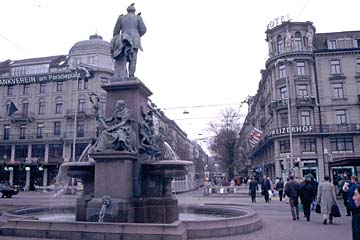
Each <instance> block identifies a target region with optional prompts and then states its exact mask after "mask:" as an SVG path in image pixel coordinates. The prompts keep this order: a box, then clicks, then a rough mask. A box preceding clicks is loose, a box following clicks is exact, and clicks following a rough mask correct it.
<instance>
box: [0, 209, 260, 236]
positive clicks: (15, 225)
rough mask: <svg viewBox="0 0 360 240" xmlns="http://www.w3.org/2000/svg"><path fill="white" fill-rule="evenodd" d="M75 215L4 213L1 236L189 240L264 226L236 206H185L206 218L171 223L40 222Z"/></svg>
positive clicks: (49, 211) (65, 211)
mask: <svg viewBox="0 0 360 240" xmlns="http://www.w3.org/2000/svg"><path fill="white" fill-rule="evenodd" d="M71 212H74V207H66V208H27V209H18V210H14V211H9V212H7V213H5V214H4V218H5V219H6V220H5V224H4V225H2V226H1V227H0V235H3V236H19V237H37V238H46V239H51V238H57V239H117V240H125V239H126V240H127V239H132V240H137V239H139V240H140V239H141V240H153V239H165V240H173V239H175V240H186V239H199V238H203V239H207V238H210V237H211V238H213V237H224V236H231V235H239V234H244V233H250V232H253V231H256V230H258V229H260V228H261V227H262V221H261V219H260V218H259V216H258V215H257V214H256V213H255V212H254V211H252V210H250V209H247V208H243V207H240V206H236V205H232V206H227V205H181V206H180V212H182V213H185V214H193V215H204V216H205V217H201V219H200V218H198V219H193V220H189V219H188V220H182V221H179V220H178V221H175V222H173V223H170V224H151V223H147V224H144V223H94V222H77V221H59V222H54V221H53V219H48V220H43V221H39V220H36V219H37V218H38V216H41V215H43V214H44V213H46V214H47V215H52V214H53V213H61V214H63V215H64V214H65V215H66V214H68V213H71ZM211 215H214V216H215V217H211ZM206 216H208V217H206ZM221 216H223V217H221Z"/></svg>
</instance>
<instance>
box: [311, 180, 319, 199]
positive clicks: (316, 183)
mask: <svg viewBox="0 0 360 240" xmlns="http://www.w3.org/2000/svg"><path fill="white" fill-rule="evenodd" d="M310 184H311V187H312V189H313V191H314V199H316V196H317V191H318V187H319V183H318V182H317V181H316V180H315V179H311V180H310Z"/></svg>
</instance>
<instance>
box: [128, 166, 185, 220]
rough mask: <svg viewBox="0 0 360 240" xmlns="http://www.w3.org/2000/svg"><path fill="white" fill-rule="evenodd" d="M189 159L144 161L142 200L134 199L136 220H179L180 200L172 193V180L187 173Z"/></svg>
mask: <svg viewBox="0 0 360 240" xmlns="http://www.w3.org/2000/svg"><path fill="white" fill-rule="evenodd" d="M189 165H192V162H188V161H175V160H164V161H143V162H142V179H143V180H142V194H143V196H142V197H143V198H142V199H141V200H137V201H135V200H134V208H135V221H136V222H142V223H173V222H174V221H176V220H179V207H178V201H177V199H175V198H174V197H173V196H172V194H171V180H172V179H173V178H174V177H177V176H184V175H185V174H186V173H187V169H186V167H187V166H189Z"/></svg>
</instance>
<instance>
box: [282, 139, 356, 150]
mask: <svg viewBox="0 0 360 240" xmlns="http://www.w3.org/2000/svg"><path fill="white" fill-rule="evenodd" d="M330 145H331V151H332V152H339V151H354V144H353V139H352V137H336V138H330ZM279 148H280V149H279V150H280V153H289V152H290V140H283V141H280V142H279ZM300 151H301V152H302V153H304V152H311V153H316V152H317V148H316V139H315V138H305V139H300Z"/></svg>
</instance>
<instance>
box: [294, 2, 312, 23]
mask: <svg viewBox="0 0 360 240" xmlns="http://www.w3.org/2000/svg"><path fill="white" fill-rule="evenodd" d="M309 2H310V0H306V2H305V4H304V5H303V7H302V8H301V10H300V12H299V13H298V15H296V17H295V19H296V20H298V18H299V17H300V15H301V14H302V12H303V11H304V9H305V8H306V6H307V4H308V3H309Z"/></svg>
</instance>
